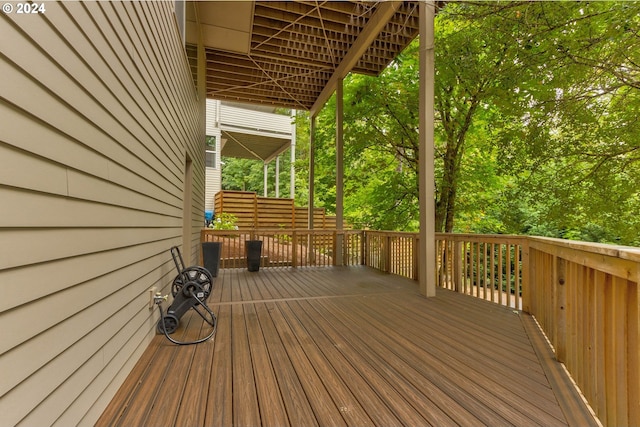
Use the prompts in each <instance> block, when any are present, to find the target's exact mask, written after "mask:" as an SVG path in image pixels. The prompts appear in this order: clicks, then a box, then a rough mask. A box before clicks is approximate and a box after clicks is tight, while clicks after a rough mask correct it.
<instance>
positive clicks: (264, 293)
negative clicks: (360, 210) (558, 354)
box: [97, 267, 595, 427]
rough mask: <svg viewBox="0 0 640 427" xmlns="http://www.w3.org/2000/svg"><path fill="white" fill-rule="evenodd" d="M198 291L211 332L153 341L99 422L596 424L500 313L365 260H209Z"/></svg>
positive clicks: (518, 326)
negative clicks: (193, 342)
mask: <svg viewBox="0 0 640 427" xmlns="http://www.w3.org/2000/svg"><path fill="white" fill-rule="evenodd" d="M209 301H210V306H211V308H212V309H213V310H214V311H215V312H216V314H217V316H218V330H217V332H216V335H215V337H214V339H213V340H211V341H208V342H206V343H203V344H199V345H197V346H175V345H172V344H170V343H169V342H168V341H167V340H166V339H165V338H164V337H163V336H157V337H155V338H154V340H153V342H152V344H151V345H150V346H149V348H148V349H147V350H146V352H145V353H144V355H143V357H142V358H141V360H140V361H139V363H138V364H137V365H136V367H135V368H134V370H133V372H132V373H131V374H130V376H129V378H128V379H127V381H126V382H125V384H124V385H123V386H122V387H121V389H120V390H119V392H118V393H117V395H116V396H115V398H114V399H113V401H112V403H111V404H110V406H109V407H108V408H107V409H106V410H105V412H104V413H103V415H102V417H101V418H100V420H99V422H98V423H97V425H98V426H114V425H122V426H174V425H175V426H190V427H193V426H260V425H264V426H315V425H318V426H374V425H376V426H428V425H433V426H453V425H463V426H473V425H490V426H507V425H518V426H531V425H541V426H565V425H595V421H594V420H593V419H592V418H591V417H590V415H589V412H588V410H587V408H586V407H585V406H584V405H581V404H580V403H581V402H580V401H579V399H577V398H576V395H575V393H574V392H573V391H572V390H571V387H568V386H567V384H568V382H567V381H566V377H563V375H564V374H563V373H562V371H561V369H560V368H559V366H560V365H559V364H557V363H556V362H555V361H553V359H552V356H550V353H549V350H548V349H546V350H545V348H544V347H545V343H544V341H542V340H541V339H540V336H539V335H538V336H535V334H539V333H538V332H537V331H536V329H535V327H534V326H532V325H533V323H532V320H531V318H530V317H529V316H527V315H524V314H521V313H517V312H514V311H513V310H511V309H507V308H502V307H499V306H497V305H495V304H491V303H488V302H485V301H479V300H476V299H474V298H471V297H468V296H464V295H460V294H456V293H453V292H450V291H446V290H439V291H438V295H437V297H436V298H430V299H426V298H423V297H421V296H419V294H418V292H417V285H416V284H415V282H413V281H410V280H407V279H403V278H400V277H397V276H391V275H386V274H382V273H379V272H377V271H375V270H372V269H368V268H365V267H355V268H354V267H351V268H310V269H299V270H295V269H287V268H285V269H261V270H260V271H259V272H258V273H249V272H247V271H246V270H241V269H235V270H232V269H227V270H221V271H220V276H219V277H218V278H217V279H216V283H215V285H214V291H213V292H212V295H211V296H210V299H209ZM192 313H193V312H190V313H188V314H187V315H186V316H185V317H184V318H183V320H184V322H183V324H185V327H184V328H182V327H181V328H180V329H179V330H178V331H177V332H176V334H174V336H175V337H177V338H181V339H188V338H191V339H192V338H195V337H196V336H197V335H198V334H200V333H202V334H206V332H207V329H206V327H203V326H202V324H203V322H202V320H201V318H200V317H199V316H197V315H195V313H193V315H192ZM205 326H206V325H205ZM201 328H202V330H201ZM532 334H533V335H534V336H532ZM532 343H534V344H535V345H532ZM550 369H551V371H550ZM576 399H577V400H576ZM559 403H561V404H562V405H563V406H564V408H565V409H564V411H563V409H562V408H561V405H560V404H559ZM565 412H568V413H567V414H566V415H565Z"/></svg>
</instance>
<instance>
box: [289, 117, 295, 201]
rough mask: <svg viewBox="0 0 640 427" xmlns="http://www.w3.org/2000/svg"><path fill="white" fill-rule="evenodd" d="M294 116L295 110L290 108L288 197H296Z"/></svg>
mask: <svg viewBox="0 0 640 427" xmlns="http://www.w3.org/2000/svg"><path fill="white" fill-rule="evenodd" d="M296 116H297V114H296V110H291V164H290V165H291V166H290V176H291V180H290V182H289V197H290V198H292V199H295V198H296V166H295V162H296V138H297V134H296Z"/></svg>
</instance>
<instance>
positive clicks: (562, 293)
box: [553, 256, 569, 363]
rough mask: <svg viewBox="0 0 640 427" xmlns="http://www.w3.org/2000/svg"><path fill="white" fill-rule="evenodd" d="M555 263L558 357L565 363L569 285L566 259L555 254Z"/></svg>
mask: <svg viewBox="0 0 640 427" xmlns="http://www.w3.org/2000/svg"><path fill="white" fill-rule="evenodd" d="M553 264H554V266H553V267H554V268H553V270H554V275H553V276H554V283H553V289H554V291H555V294H556V295H555V300H556V331H555V333H556V340H555V343H556V358H557V359H558V362H561V363H564V362H565V360H566V357H567V311H568V308H569V307H567V287H566V285H565V281H566V271H565V270H566V261H565V260H564V259H562V258H560V257H557V256H555V257H554V259H553Z"/></svg>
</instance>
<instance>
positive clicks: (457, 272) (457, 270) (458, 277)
mask: <svg viewBox="0 0 640 427" xmlns="http://www.w3.org/2000/svg"><path fill="white" fill-rule="evenodd" d="M454 245H455V246H454V248H455V250H454V253H453V287H454V290H455V291H456V292H462V290H463V288H462V286H461V285H462V262H461V258H462V256H463V253H462V242H460V241H458V240H456V241H454Z"/></svg>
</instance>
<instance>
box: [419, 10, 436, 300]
mask: <svg viewBox="0 0 640 427" xmlns="http://www.w3.org/2000/svg"><path fill="white" fill-rule="evenodd" d="M434 17H435V3H434V1H433V0H427V1H420V94H419V97H420V137H419V141H420V143H419V148H418V150H419V154H418V158H419V164H418V200H419V205H420V233H419V236H420V237H419V245H418V246H419V247H418V256H419V257H420V258H419V262H418V284H419V288H420V293H421V294H423V295H424V296H426V297H434V296H436V233H435V231H436V230H435V220H436V207H435V171H434V169H435V168H434V160H435V155H434V151H435V148H434V123H433V122H434V97H435V89H434V80H435V55H434V44H435V39H434V27H433V25H434Z"/></svg>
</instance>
